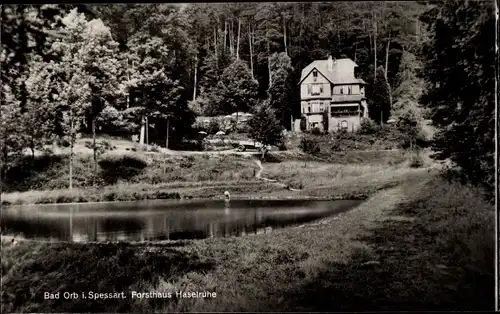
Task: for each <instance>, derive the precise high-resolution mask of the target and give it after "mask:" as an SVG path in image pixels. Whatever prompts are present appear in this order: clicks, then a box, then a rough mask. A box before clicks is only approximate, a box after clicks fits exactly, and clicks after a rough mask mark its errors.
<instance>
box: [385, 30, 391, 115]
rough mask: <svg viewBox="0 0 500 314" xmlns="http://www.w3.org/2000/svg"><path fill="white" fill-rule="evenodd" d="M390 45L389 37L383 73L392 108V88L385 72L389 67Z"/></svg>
mask: <svg viewBox="0 0 500 314" xmlns="http://www.w3.org/2000/svg"><path fill="white" fill-rule="evenodd" d="M390 45H391V38H390V37H389V39H388V40H387V47H386V49H385V72H384V75H385V80H386V81H387V88H388V90H389V105H390V108H391V109H392V88H391V84H390V83H389V78H388V77H387V73H388V68H389V50H390V48H389V47H390Z"/></svg>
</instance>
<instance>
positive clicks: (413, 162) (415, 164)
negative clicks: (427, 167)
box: [410, 155, 424, 168]
mask: <svg viewBox="0 0 500 314" xmlns="http://www.w3.org/2000/svg"><path fill="white" fill-rule="evenodd" d="M423 165H424V160H423V159H422V157H421V156H420V155H413V156H412V157H411V159H410V167H411V168H421V167H422V166H423Z"/></svg>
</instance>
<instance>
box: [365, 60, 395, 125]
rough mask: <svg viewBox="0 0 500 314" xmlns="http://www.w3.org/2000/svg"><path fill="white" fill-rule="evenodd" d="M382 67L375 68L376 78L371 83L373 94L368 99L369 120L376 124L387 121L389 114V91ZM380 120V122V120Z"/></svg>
mask: <svg viewBox="0 0 500 314" xmlns="http://www.w3.org/2000/svg"><path fill="white" fill-rule="evenodd" d="M388 84H389V83H388V82H387V79H386V77H385V74H384V69H383V68H382V67H379V68H377V76H376V77H375V82H374V83H373V93H372V95H371V98H369V101H370V102H369V106H370V111H369V114H370V118H371V119H372V120H374V121H377V122H378V123H385V122H386V121H387V120H389V115H390V112H391V107H390V106H391V105H390V90H389V87H388ZM381 119H382V120H381Z"/></svg>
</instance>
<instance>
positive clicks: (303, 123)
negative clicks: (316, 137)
mask: <svg viewBox="0 0 500 314" xmlns="http://www.w3.org/2000/svg"><path fill="white" fill-rule="evenodd" d="M306 129H307V119H306V116H304V115H303V116H302V117H300V130H301V131H302V132H304V131H305V130H306Z"/></svg>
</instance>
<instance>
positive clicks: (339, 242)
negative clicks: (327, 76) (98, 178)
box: [2, 170, 494, 313]
mask: <svg viewBox="0 0 500 314" xmlns="http://www.w3.org/2000/svg"><path fill="white" fill-rule="evenodd" d="M493 215H494V214H493V207H492V206H491V205H490V204H487V203H485V202H484V201H482V199H481V198H480V197H479V196H478V192H477V191H475V190H474V189H472V188H470V187H466V186H461V185H456V184H450V183H447V182H444V181H442V180H441V179H439V178H435V177H430V175H429V173H428V172H427V170H420V172H418V173H417V172H415V173H412V174H407V176H406V179H405V180H404V181H401V182H400V184H399V185H398V186H395V187H393V188H390V189H388V190H385V191H379V192H377V193H375V194H374V195H373V196H371V197H370V198H369V199H368V200H367V201H366V202H365V203H363V204H362V205H360V206H359V207H357V208H355V209H353V210H351V211H349V212H346V213H343V214H341V215H340V216H337V217H332V218H328V219H325V220H323V221H320V222H318V223H315V224H309V225H305V226H301V227H297V228H289V229H281V230H276V231H274V232H272V233H270V234H261V235H254V236H247V237H242V238H215V239H207V240H198V241H185V242H169V243H156V244H153V243H151V244H147V243H143V244H123V245H117V244H102V245H97V244H89V245H79V244H71V245H69V246H68V245H57V244H51V245H46V244H38V243H29V242H20V243H19V244H17V245H14V246H12V245H11V244H10V243H9V244H6V245H5V246H4V247H3V248H2V273H3V274H4V275H3V289H4V296H5V297H3V298H2V303H3V306H4V309H6V311H5V313H8V312H11V311H17V312H43V311H52V312H54V311H56V312H60V311H92V312H97V311H100V312H107V311H148V312H149V311H161V312H165V311H225V310H231V311H242V310H246V311H249V310H252V311H255V310H257V311H266V310H267V311H277V310H279V311H296V310H302V311H325V310H328V311H334V310H343V311H356V310H358V311H361V310H444V309H446V310H450V309H453V310H480V309H483V310H485V309H492V308H493V279H494V277H493V247H494V238H493ZM83 261H85V262H83ZM82 263H83V264H82ZM63 265H64V266H63ZM122 277H123V278H127V279H126V280H115V279H116V278H122ZM26 278H30V280H26ZM98 278H99V279H98ZM87 283H88V284H89V286H87ZM89 289H90V290H92V291H99V292H108V291H118V292H120V291H124V292H127V291H131V290H136V291H142V292H146V291H156V292H175V291H177V290H184V291H197V290H199V291H205V290H209V291H216V292H217V297H216V298H215V299H176V298H175V297H174V298H172V299H141V300H139V299H133V300H132V299H130V298H129V299H127V300H107V301H100V302H96V301H90V300H81V299H80V300H77V301H69V300H60V301H46V300H43V296H42V292H44V291H53V292H56V291H76V292H82V291H89Z"/></svg>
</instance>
